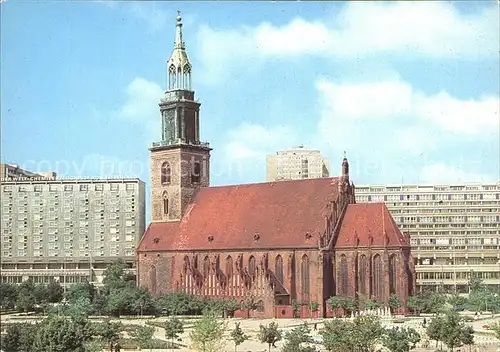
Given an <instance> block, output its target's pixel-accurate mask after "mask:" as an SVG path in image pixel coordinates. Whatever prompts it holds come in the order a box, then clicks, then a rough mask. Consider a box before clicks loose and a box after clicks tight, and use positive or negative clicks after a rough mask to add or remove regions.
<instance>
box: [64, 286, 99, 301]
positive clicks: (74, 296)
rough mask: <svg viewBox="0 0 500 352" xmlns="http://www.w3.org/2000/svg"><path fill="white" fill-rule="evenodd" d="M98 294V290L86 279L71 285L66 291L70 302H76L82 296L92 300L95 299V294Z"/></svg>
mask: <svg viewBox="0 0 500 352" xmlns="http://www.w3.org/2000/svg"><path fill="white" fill-rule="evenodd" d="M95 294H96V290H95V287H94V285H92V284H91V283H89V282H87V281H85V282H79V283H76V284H73V285H71V286H70V287H69V290H68V291H67V292H66V297H65V298H66V300H68V302H69V303H73V302H76V301H77V300H79V299H80V298H83V297H86V298H88V300H89V301H90V302H92V301H93V300H94V296H95Z"/></svg>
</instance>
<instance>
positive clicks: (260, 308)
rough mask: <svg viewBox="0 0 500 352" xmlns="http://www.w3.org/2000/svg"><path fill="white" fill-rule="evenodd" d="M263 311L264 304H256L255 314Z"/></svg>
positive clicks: (259, 302) (261, 302)
mask: <svg viewBox="0 0 500 352" xmlns="http://www.w3.org/2000/svg"><path fill="white" fill-rule="evenodd" d="M263 311H264V302H263V301H262V300H260V301H258V302H257V312H263Z"/></svg>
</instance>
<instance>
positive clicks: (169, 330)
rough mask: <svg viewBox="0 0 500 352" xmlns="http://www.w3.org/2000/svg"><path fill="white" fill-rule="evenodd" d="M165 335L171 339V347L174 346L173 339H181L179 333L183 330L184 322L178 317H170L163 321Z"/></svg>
mask: <svg viewBox="0 0 500 352" xmlns="http://www.w3.org/2000/svg"><path fill="white" fill-rule="evenodd" d="M164 328H165V337H166V338H167V339H169V340H170V341H172V346H171V347H172V348H174V341H175V340H177V341H181V339H180V338H179V335H181V334H182V333H183V332H184V324H182V321H181V320H180V319H179V318H176V317H172V318H170V319H168V320H166V321H165V325H164Z"/></svg>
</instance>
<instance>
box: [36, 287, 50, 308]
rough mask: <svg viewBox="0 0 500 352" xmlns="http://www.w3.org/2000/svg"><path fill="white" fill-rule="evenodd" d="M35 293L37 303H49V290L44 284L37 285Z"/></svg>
mask: <svg viewBox="0 0 500 352" xmlns="http://www.w3.org/2000/svg"><path fill="white" fill-rule="evenodd" d="M34 295H35V302H36V304H40V305H44V304H46V303H48V298H49V297H48V290H47V286H45V285H44V284H38V285H35V291H34Z"/></svg>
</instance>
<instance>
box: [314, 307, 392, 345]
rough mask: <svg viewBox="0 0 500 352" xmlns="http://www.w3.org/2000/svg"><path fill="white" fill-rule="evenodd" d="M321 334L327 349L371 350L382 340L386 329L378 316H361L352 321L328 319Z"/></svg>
mask: <svg viewBox="0 0 500 352" xmlns="http://www.w3.org/2000/svg"><path fill="white" fill-rule="evenodd" d="M320 334H321V335H322V336H323V345H324V346H325V348H326V350H327V351H334V352H341V351H343V352H345V351H356V352H370V351H373V349H374V348H375V345H376V344H377V343H378V342H379V341H380V340H381V338H382V336H383V334H384V329H383V327H382V324H381V323H380V319H379V318H378V317H374V316H359V317H356V318H355V319H354V320H353V321H352V322H349V321H342V320H340V319H333V320H331V321H327V322H325V326H324V328H323V329H322V330H321V331H320Z"/></svg>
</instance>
